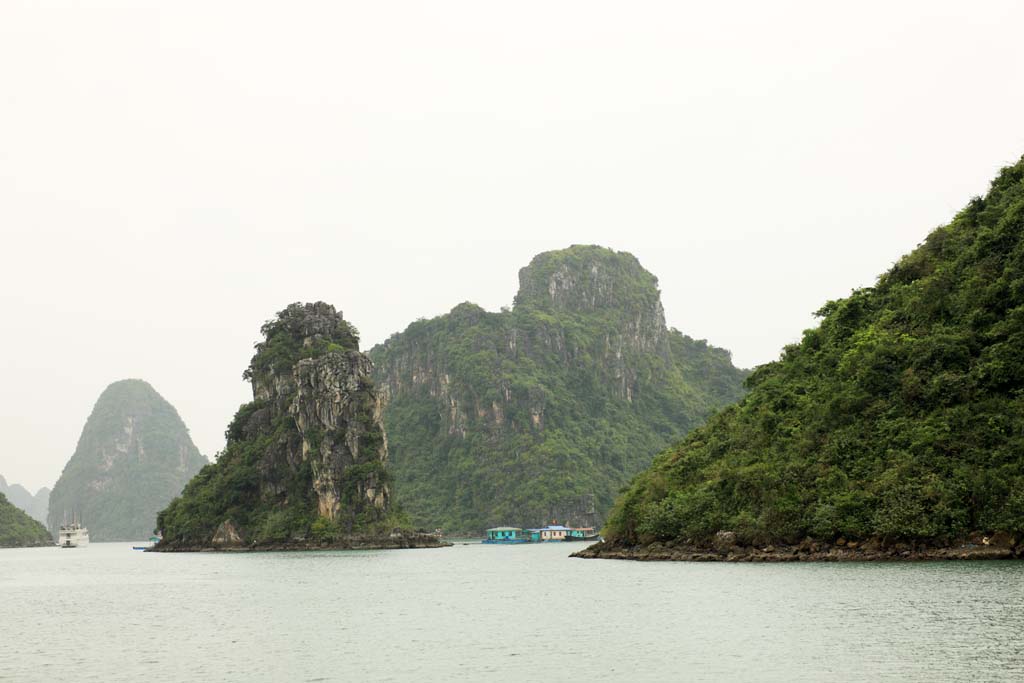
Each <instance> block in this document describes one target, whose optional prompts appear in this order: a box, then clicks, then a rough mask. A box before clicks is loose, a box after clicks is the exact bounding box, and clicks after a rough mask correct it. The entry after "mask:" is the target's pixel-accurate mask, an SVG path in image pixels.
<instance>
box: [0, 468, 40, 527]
mask: <svg viewBox="0 0 1024 683" xmlns="http://www.w3.org/2000/svg"><path fill="white" fill-rule="evenodd" d="M0 493H2V494H4V495H5V496H7V500H8V501H10V502H11V504H12V505H14V506H15V507H17V508H20V509H22V510H24V511H25V512H26V513H27V514H28V516H29V517H31V518H32V519H34V520H36V521H37V522H40V523H42V524H46V513H47V510H48V509H49V506H50V489H48V488H46V487H45V486H44V487H43V488H41V489H39V490H38V491H36V493H35V495H32V494H31V493H29V492H28V489H26V488H25V487H24V486H21V485H20V484H8V483H7V480H6V479H4V478H3V477H2V476H0Z"/></svg>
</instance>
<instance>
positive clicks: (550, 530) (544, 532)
mask: <svg viewBox="0 0 1024 683" xmlns="http://www.w3.org/2000/svg"><path fill="white" fill-rule="evenodd" d="M535 531H536V532H537V540H540V541H564V540H565V534H566V533H567V532H568V531H569V528H568V527H564V526H562V525H561V524H549V525H548V526H546V527H541V528H540V529H536V530H535Z"/></svg>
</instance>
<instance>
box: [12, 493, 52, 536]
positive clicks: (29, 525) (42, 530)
mask: <svg viewBox="0 0 1024 683" xmlns="http://www.w3.org/2000/svg"><path fill="white" fill-rule="evenodd" d="M45 545H53V537H52V536H50V533H49V532H48V531H47V530H46V527H44V526H43V525H42V524H40V523H39V522H37V521H36V520H34V519H32V518H31V517H29V516H28V515H27V514H25V512H24V511H23V510H21V509H19V508H17V507H15V506H14V505H12V504H11V502H10V501H8V500H7V496H5V495H4V494H3V493H0V548H25V547H31V546H45Z"/></svg>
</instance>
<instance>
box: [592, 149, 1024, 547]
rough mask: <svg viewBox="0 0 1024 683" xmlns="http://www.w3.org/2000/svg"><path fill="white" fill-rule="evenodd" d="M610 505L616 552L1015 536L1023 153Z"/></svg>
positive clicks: (1023, 437) (1023, 473)
mask: <svg viewBox="0 0 1024 683" xmlns="http://www.w3.org/2000/svg"><path fill="white" fill-rule="evenodd" d="M818 315H819V316H820V317H821V324H820V326H818V327H817V328H815V329H811V330H808V331H806V332H805V333H804V335H803V340H802V341H801V342H800V343H798V344H793V345H791V346H788V347H786V348H785V350H784V351H783V353H782V356H781V358H780V359H779V360H778V361H777V362H774V363H769V364H767V365H764V366H762V367H759V368H757V369H756V370H755V371H754V372H753V374H752V375H751V376H750V378H749V379H748V380H747V383H748V386H749V388H750V393H749V394H748V395H747V397H746V398H745V399H744V400H743V401H742V402H740V403H739V405H736V406H733V407H730V408H728V409H726V410H724V411H722V412H721V413H720V414H718V415H717V416H715V417H714V418H712V419H711V420H710V421H709V422H708V424H707V425H705V426H704V427H702V428H700V429H697V430H695V431H694V432H692V433H691V434H690V435H689V436H688V437H687V438H686V439H684V440H683V441H682V442H681V443H679V444H678V445H676V446H673V447H671V448H669V449H668V450H666V451H665V452H663V453H662V454H660V455H659V456H658V457H657V458H656V460H655V462H654V464H653V466H652V467H651V468H650V469H649V470H648V471H646V472H644V473H643V474H641V475H640V476H638V477H637V478H636V479H635V481H634V482H633V483H632V485H631V487H630V488H629V490H628V492H627V493H625V494H624V495H623V496H622V497H621V498H620V500H619V501H618V503H617V506H616V508H615V510H614V511H613V514H612V516H611V518H610V520H609V523H608V526H607V529H606V535H607V536H608V537H609V538H610V539H611V540H612V541H614V542H618V543H620V544H635V543H645V542H654V541H667V540H669V539H672V540H683V541H685V540H687V539H689V540H690V541H692V542H694V543H698V542H702V541H706V540H708V539H710V538H711V537H712V536H713V535H714V534H716V532H718V531H720V530H728V531H732V532H735V534H736V535H737V538H738V540H739V541H740V542H741V543H747V544H761V543H777V542H779V543H786V542H793V541H796V540H798V539H801V538H804V537H811V538H816V539H821V540H824V541H831V540H834V539H838V538H840V537H842V538H845V539H848V540H849V539H864V538H868V537H872V538H874V537H877V538H881V539H883V540H884V539H888V540H896V539H903V540H921V541H932V542H937V543H942V542H947V541H953V540H956V539H958V538H963V537H964V536H965V535H967V534H969V533H971V532H985V533H992V532H1003V533H1004V534H1012V535H1016V537H1017V538H1020V537H1021V534H1024V455H1022V454H1024V160H1022V161H1021V162H1018V163H1017V164H1016V165H1014V166H1011V167H1008V168H1005V169H1003V171H1002V172H1001V173H1000V175H999V176H998V177H997V178H996V180H995V181H994V182H993V183H992V187H991V190H990V191H989V193H988V195H987V196H986V197H984V198H976V199H974V200H972V201H971V202H970V204H968V206H967V207H966V208H965V209H964V210H963V211H961V212H960V213H959V214H958V215H957V216H956V218H955V219H954V220H953V221H952V223H950V224H949V225H948V226H945V227H941V228H939V229H937V230H935V231H934V232H932V233H931V234H930V235H929V236H928V238H927V239H926V240H925V241H924V243H922V244H921V245H920V246H919V247H918V248H917V249H916V250H914V251H913V252H911V253H910V254H908V255H907V256H905V257H904V258H903V259H901V260H900V261H899V262H898V263H897V264H896V265H895V266H894V267H893V268H892V270H890V271H889V272H888V273H886V274H884V275H883V276H881V277H880V278H879V280H878V282H877V284H876V285H875V286H874V287H869V288H865V289H861V290H857V291H855V292H853V293H852V294H851V295H850V296H849V297H847V298H845V299H841V300H838V301H831V302H829V303H827V304H826V305H825V306H824V307H822V309H821V310H820V311H819V313H818Z"/></svg>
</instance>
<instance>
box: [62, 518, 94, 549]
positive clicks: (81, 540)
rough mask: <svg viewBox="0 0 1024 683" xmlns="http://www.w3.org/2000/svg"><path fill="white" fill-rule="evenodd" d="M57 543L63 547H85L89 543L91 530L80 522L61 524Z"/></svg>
mask: <svg viewBox="0 0 1024 683" xmlns="http://www.w3.org/2000/svg"><path fill="white" fill-rule="evenodd" d="M57 545H59V546H60V547H61V548H85V547H86V546H88V545H89V530H88V529H86V528H85V527H84V526H82V525H81V524H79V523H78V522H72V523H71V524H61V526H60V532H59V534H58V536H57Z"/></svg>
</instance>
